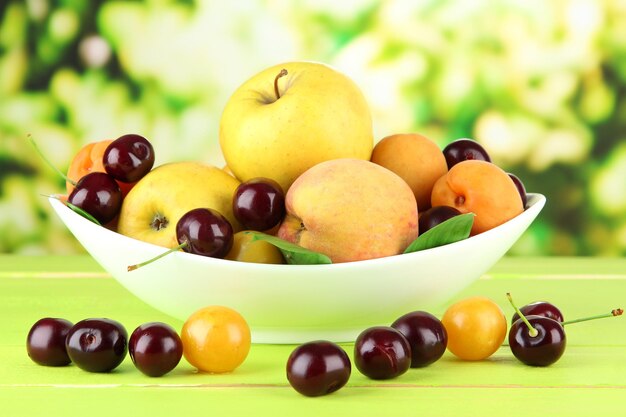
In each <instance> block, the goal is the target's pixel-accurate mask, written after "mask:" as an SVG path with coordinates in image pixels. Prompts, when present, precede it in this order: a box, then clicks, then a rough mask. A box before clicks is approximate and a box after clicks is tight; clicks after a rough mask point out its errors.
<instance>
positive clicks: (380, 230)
mask: <svg viewBox="0 0 626 417" xmlns="http://www.w3.org/2000/svg"><path fill="white" fill-rule="evenodd" d="M285 204H286V208H287V216H286V217H285V221H283V223H282V224H281V226H280V228H279V229H278V237H280V238H282V239H284V240H287V241H289V242H292V243H295V244H298V245H300V246H302V247H304V248H307V249H310V250H313V251H316V252H320V253H323V254H325V255H327V256H329V257H330V259H331V260H332V261H333V262H334V263H338V262H350V261H360V260H364V259H373V258H380V257H383V256H390V255H396V254H399V253H402V252H403V251H404V249H406V247H407V246H408V245H409V244H410V243H411V242H412V241H413V240H415V238H417V232H418V213H417V203H416V201H415V196H414V195H413V191H411V188H410V187H409V185H408V184H407V183H406V182H405V181H404V180H403V179H402V178H400V177H399V176H398V175H396V174H395V173H393V172H392V171H390V170H388V169H387V168H384V167H381V166H380V165H377V164H374V163H372V162H369V161H363V160H358V159H349V158H348V159H346V158H343V159H336V160H331V161H326V162H322V163H320V164H317V165H315V166H314V167H312V168H310V169H309V170H307V171H306V172H305V173H304V174H302V175H301V176H300V177H298V179H297V180H296V181H295V182H294V183H293V185H292V186H291V188H290V189H289V191H288V192H287V195H286V198H285Z"/></svg>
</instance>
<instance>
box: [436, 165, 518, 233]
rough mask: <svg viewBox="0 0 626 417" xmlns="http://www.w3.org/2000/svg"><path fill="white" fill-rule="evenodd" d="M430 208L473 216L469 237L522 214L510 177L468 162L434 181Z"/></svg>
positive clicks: (486, 166) (456, 166)
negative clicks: (453, 209)
mask: <svg viewBox="0 0 626 417" xmlns="http://www.w3.org/2000/svg"><path fill="white" fill-rule="evenodd" d="M431 203H432V205H433V206H450V207H454V208H456V209H457V210H459V211H460V212H462V213H470V212H471V213H474V214H475V215H476V217H475V218H474V225H473V226H472V232H471V234H472V235H476V234H478V233H482V232H484V231H487V230H489V229H492V228H494V227H496V226H499V225H501V224H502V223H505V222H507V221H509V220H510V219H512V218H513V217H515V216H517V215H518V214H520V213H522V212H523V211H524V207H523V206H522V198H521V197H520V193H519V192H518V191H517V187H516V186H515V183H514V182H513V180H512V179H511V178H510V177H509V175H508V174H507V173H506V172H504V171H503V170H502V169H501V168H499V167H498V166H496V165H494V164H493V163H491V162H486V161H478V160H468V161H463V162H459V163H458V164H456V165H454V166H453V167H452V168H450V171H448V173H447V174H445V175H443V176H442V177H441V178H439V179H438V180H437V182H436V183H435V185H434V187H433V192H432V196H431Z"/></svg>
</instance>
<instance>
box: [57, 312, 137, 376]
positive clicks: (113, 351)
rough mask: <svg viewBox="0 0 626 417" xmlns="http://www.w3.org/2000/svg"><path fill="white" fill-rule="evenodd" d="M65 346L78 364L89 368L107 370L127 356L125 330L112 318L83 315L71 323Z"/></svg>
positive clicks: (80, 366)
mask: <svg viewBox="0 0 626 417" xmlns="http://www.w3.org/2000/svg"><path fill="white" fill-rule="evenodd" d="M65 347H66V349H67V354H68V355H69V357H70V359H71V360H72V362H74V364H76V366H78V367H79V368H81V369H83V370H85V371H88V372H109V371H112V370H113V369H115V368H116V367H117V366H118V365H119V364H121V363H122V361H123V360H124V358H125V357H126V352H127V349H128V333H127V332H126V329H125V328H124V326H122V324H120V323H119V322H117V321H115V320H111V319H106V318H91V319H85V320H81V321H79V322H78V323H76V324H75V325H74V326H72V328H71V329H70V331H69V333H68V335H67V339H66V342H65Z"/></svg>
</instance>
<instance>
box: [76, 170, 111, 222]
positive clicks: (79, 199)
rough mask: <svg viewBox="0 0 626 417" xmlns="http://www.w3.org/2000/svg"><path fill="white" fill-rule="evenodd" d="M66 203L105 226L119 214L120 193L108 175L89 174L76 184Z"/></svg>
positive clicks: (100, 173) (102, 173)
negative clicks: (78, 208)
mask: <svg viewBox="0 0 626 417" xmlns="http://www.w3.org/2000/svg"><path fill="white" fill-rule="evenodd" d="M67 201H68V202H69V203H72V204H73V205H75V206H77V207H80V208H81V209H82V210H84V211H86V212H87V213H89V214H91V215H92V216H93V217H94V218H95V219H96V220H98V221H99V222H100V224H106V223H109V222H110V221H111V220H113V219H114V218H115V217H116V216H117V215H118V213H119V212H120V208H121V207H122V191H121V190H120V187H119V185H118V184H117V182H116V181H115V180H114V179H113V177H111V176H110V175H108V174H105V173H104V172H91V173H89V174H87V175H85V176H84V177H82V178H81V179H80V180H79V181H78V182H77V183H76V187H75V188H74V190H73V191H72V192H71V193H70V195H69V197H68V198H67Z"/></svg>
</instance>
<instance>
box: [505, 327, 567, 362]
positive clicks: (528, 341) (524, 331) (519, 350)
mask: <svg viewBox="0 0 626 417" xmlns="http://www.w3.org/2000/svg"><path fill="white" fill-rule="evenodd" d="M526 319H527V320H528V321H529V322H530V324H531V326H532V327H534V328H535V329H536V330H537V331H538V332H539V333H538V334H537V336H535V337H532V336H530V334H529V329H528V327H527V326H526V323H524V322H523V321H522V320H521V319H519V320H517V321H516V322H515V323H513V325H512V326H511V330H510V331H509V346H510V347H511V352H513V355H515V357H516V358H517V359H519V360H520V361H521V362H523V363H525V364H526V365H530V366H548V365H551V364H553V363H554V362H556V361H558V360H559V358H560V357H561V356H562V355H563V352H565V345H566V338H565V329H564V328H563V325H562V324H561V323H560V322H558V321H556V320H553V319H551V318H548V317H543V316H526Z"/></svg>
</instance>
